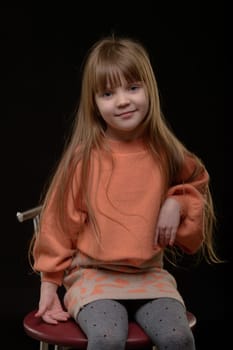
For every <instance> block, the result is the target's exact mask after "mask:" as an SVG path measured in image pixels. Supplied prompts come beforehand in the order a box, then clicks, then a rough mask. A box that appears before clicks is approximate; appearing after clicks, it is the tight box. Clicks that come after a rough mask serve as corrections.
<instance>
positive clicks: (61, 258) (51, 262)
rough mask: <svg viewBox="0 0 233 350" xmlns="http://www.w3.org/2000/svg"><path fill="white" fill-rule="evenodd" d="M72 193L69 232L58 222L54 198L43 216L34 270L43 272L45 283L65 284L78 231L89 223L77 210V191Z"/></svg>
mask: <svg viewBox="0 0 233 350" xmlns="http://www.w3.org/2000/svg"><path fill="white" fill-rule="evenodd" d="M75 187H76V188H77V186H74V188H75ZM70 192H72V193H69V194H68V197H67V205H66V212H65V217H66V221H65V225H64V226H65V229H64V227H63V226H62V225H60V224H59V223H58V219H57V215H56V210H55V200H54V196H52V197H51V199H50V201H49V203H48V205H47V207H46V208H45V211H44V213H43V216H42V219H41V224H40V230H39V232H38V234H37V236H36V240H35V244H34V249H33V257H34V268H35V270H37V271H39V272H41V279H42V281H48V282H53V283H55V284H57V285H61V284H62V281H63V276H64V271H65V270H66V269H67V268H68V267H69V266H70V264H71V261H72V257H73V254H74V252H75V251H76V239H77V235H78V232H79V231H80V229H81V227H82V225H83V223H84V222H85V220H86V214H85V212H82V211H81V210H77V205H75V203H76V200H75V192H74V191H70Z"/></svg>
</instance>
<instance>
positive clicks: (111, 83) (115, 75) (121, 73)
mask: <svg viewBox="0 0 233 350" xmlns="http://www.w3.org/2000/svg"><path fill="white" fill-rule="evenodd" d="M143 80H144V78H143V77H142V74H141V73H140V69H139V68H138V66H137V64H136V62H134V63H133V64H132V62H131V61H130V60H128V59H127V58H121V59H119V58H118V59H117V58H116V59H115V60H113V59H111V58H110V59H109V60H102V61H101V62H99V63H98V64H96V66H95V67H94V66H93V73H92V88H93V93H94V94H95V93H100V92H103V91H105V90H106V88H108V89H114V88H116V87H119V86H121V85H122V84H123V83H124V82H125V81H126V82H127V83H134V82H136V81H143Z"/></svg>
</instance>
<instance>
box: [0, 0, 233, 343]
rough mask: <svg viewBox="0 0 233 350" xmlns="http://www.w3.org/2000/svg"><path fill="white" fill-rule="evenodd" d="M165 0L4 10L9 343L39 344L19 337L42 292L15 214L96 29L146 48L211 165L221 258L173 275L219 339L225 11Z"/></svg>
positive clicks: (226, 250) (28, 197) (227, 210)
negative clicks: (131, 39) (129, 38)
mask: <svg viewBox="0 0 233 350" xmlns="http://www.w3.org/2000/svg"><path fill="white" fill-rule="evenodd" d="M161 3H162V4H164V5H161V4H160V6H158V2H155V3H154V5H153V8H152V7H149V8H148V7H145V8H144V9H143V8H142V4H141V5H140V7H139V5H136V4H134V5H132V4H131V5H130V4H129V7H130V8H131V10H129V9H128V11H127V13H126V10H125V6H126V4H124V5H123V4H119V3H113V2H112V3H108V4H106V5H104V6H102V8H99V6H98V5H96V6H93V5H91V4H90V6H89V9H86V10H85V11H84V10H83V9H81V8H78V6H74V5H73V6H68V5H67V6H62V5H56V7H54V8H52V7H51V8H47V7H36V6H35V5H33V6H32V7H25V8H23V7H4V8H1V14H0V18H1V62H2V64H1V70H2V73H1V81H2V88H3V89H2V97H3V98H2V113H1V114H2V116H1V130H2V132H1V135H2V137H1V143H2V145H1V163H2V170H1V175H2V176H3V178H2V181H1V183H2V192H3V199H2V201H1V213H2V218H1V223H2V225H1V242H2V244H1V256H0V262H1V282H0V283H1V285H0V288H1V289H0V290H1V298H0V303H1V304H0V312H1V319H0V321H1V323H2V325H3V326H4V332H2V331H1V333H2V334H4V336H5V339H6V340H8V341H10V342H11V344H13V342H15V343H19V342H21V344H22V345H23V346H24V348H25V349H26V348H28V349H32V348H35V345H36V344H35V343H34V342H31V341H30V340H29V339H28V338H27V337H26V336H25V335H24V332H23V329H22V319H23V316H24V315H25V313H26V312H27V311H29V310H30V309H31V308H33V307H36V305H37V301H38V296H39V279H38V277H37V276H35V275H34V274H32V272H31V270H30V267H29V264H28V260H27V249H28V244H29V240H30V237H31V234H32V225H31V223H29V222H27V223H26V222H25V223H23V224H20V223H18V222H17V220H16V212H17V211H22V210H26V209H28V208H31V207H33V206H35V205H37V203H38V200H39V197H40V193H41V191H42V189H43V186H44V184H45V182H46V180H47V179H48V176H49V174H50V173H51V170H52V168H53V167H54V165H55V163H56V161H57V159H58V158H59V155H60V152H61V150H62V147H63V145H64V140H65V136H66V134H67V133H68V131H69V128H70V125H71V122H72V120H73V112H74V109H75V106H76V102H77V99H78V96H79V86H80V68H81V63H82V60H83V57H84V55H85V53H86V51H87V49H88V48H89V46H90V45H91V44H92V43H93V42H94V41H95V40H96V39H99V37H100V36H102V35H105V34H111V32H115V33H116V34H122V35H129V36H132V37H135V38H137V39H139V40H141V41H142V42H143V43H144V44H145V46H146V47H147V48H148V51H149V53H150V56H151V60H152V64H153V66H154V69H155V73H156V76H157V80H158V85H159V89H160V94H161V103H162V108H163V110H164V112H165V115H166V117H167V118H168V120H169V122H170V124H171V126H172V127H173V129H174V131H175V132H176V134H177V136H179V138H180V139H181V140H182V141H183V142H184V143H185V144H186V145H187V146H188V147H189V148H190V149H191V150H192V151H194V152H196V153H197V154H198V155H199V156H200V157H201V158H202V159H203V160H204V162H205V164H206V166H207V169H208V171H209V173H210V176H211V186H212V190H213V196H214V202H215V207H216V214H217V219H218V226H217V230H216V245H217V249H218V252H219V254H220V256H221V257H222V258H224V259H226V261H227V262H226V263H225V264H223V265H219V266H209V265H207V264H205V263H204V262H202V263H201V264H200V265H199V266H198V267H196V268H191V269H189V270H186V269H178V270H174V274H175V276H176V278H177V281H178V285H179V288H180V290H181V292H182V294H183V296H184V299H185V301H186V303H187V306H188V307H189V309H191V310H192V311H193V312H194V313H195V314H196V316H197V319H198V324H197V327H196V330H195V334H196V338H197V344H198V349H201V348H203V346H204V344H206V343H207V342H208V343H209V345H210V343H211V345H212V349H215V348H217V345H216V344H217V343H219V342H220V340H221V341H223V339H225V340H224V341H226V336H227V333H225V332H223V329H225V327H226V326H227V320H228V318H229V316H230V308H231V299H232V294H231V291H230V286H229V276H232V273H231V270H230V260H231V243H232V238H231V231H230V227H231V226H230V218H231V209H232V204H231V200H230V198H231V193H232V185H231V183H230V181H231V175H232V161H231V157H232V155H231V149H232V137H230V129H229V128H225V130H224V126H225V122H224V118H225V115H226V113H228V114H229V112H230V103H229V100H230V95H231V93H230V91H231V87H232V79H231V77H232V74H231V73H232V66H231V61H230V56H229V55H227V54H226V46H224V42H225V39H224V40H223V27H222V25H221V20H222V19H223V13H222V8H220V7H219V6H218V7H217V6H216V7H214V5H213V4H212V3H211V5H210V6H207V4H206V3H205V4H206V7H204V5H203V4H202V2H201V1H196V2H187V5H184V4H185V3H186V2H184V4H181V3H179V4H177V2H174V4H173V2H171V3H169V2H166V1H165V2H161ZM229 45H230V44H229ZM230 117H231V116H230ZM226 164H227V170H226V168H225V166H226ZM226 184H227V186H226ZM223 334H224V336H223ZM221 348H223V347H221Z"/></svg>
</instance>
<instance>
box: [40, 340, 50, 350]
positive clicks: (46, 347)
mask: <svg viewBox="0 0 233 350" xmlns="http://www.w3.org/2000/svg"><path fill="white" fill-rule="evenodd" d="M40 350H49V344H47V343H45V342H43V341H41V342H40Z"/></svg>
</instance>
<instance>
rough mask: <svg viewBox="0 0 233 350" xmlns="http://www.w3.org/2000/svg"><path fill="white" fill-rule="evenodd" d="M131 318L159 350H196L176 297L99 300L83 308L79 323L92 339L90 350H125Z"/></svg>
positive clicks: (90, 340)
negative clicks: (141, 299)
mask: <svg viewBox="0 0 233 350" xmlns="http://www.w3.org/2000/svg"><path fill="white" fill-rule="evenodd" d="M131 317H132V318H134V319H135V320H136V322H137V323H138V324H139V325H140V326H141V327H142V328H143V329H144V331H145V332H146V333H147V334H148V336H149V337H150V338H151V340H152V342H153V344H155V345H156V346H157V348H158V349H159V350H195V343H194V337H193V334H192V331H191V330H190V327H189V324H188V321H187V318H186V313H185V309H184V307H183V305H182V304H181V303H180V302H179V301H177V300H175V299H172V298H159V299H155V300H151V301H148V300H147V301H146V300H143V301H139V300H138V301H120V300H118V301H116V300H110V299H103V300H97V301H94V302H91V303H90V304H87V305H86V306H84V307H83V308H82V309H81V311H80V312H79V314H78V316H77V318H76V322H77V323H78V324H79V325H80V327H81V328H82V329H83V331H84V333H85V334H86V335H87V337H88V347H87V350H109V349H111V350H124V349H125V342H126V339H127V334H128V320H129V319H130V318H131Z"/></svg>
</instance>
